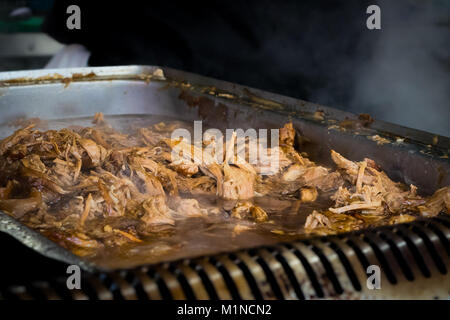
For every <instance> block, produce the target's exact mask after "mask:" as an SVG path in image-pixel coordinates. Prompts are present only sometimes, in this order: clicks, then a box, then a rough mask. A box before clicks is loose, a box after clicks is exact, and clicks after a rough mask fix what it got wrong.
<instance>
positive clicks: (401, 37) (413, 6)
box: [349, 1, 450, 136]
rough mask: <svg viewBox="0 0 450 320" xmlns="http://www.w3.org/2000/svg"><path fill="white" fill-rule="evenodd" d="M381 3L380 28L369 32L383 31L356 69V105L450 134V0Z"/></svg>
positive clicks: (352, 104)
mask: <svg viewBox="0 0 450 320" xmlns="http://www.w3.org/2000/svg"><path fill="white" fill-rule="evenodd" d="M377 4H378V5H379V6H380V8H381V30H378V31H368V32H380V34H379V37H378V38H377V41H376V43H375V44H374V45H373V46H372V50H373V51H372V56H371V58H370V59H369V60H368V61H365V62H362V63H361V64H360V67H358V70H356V72H355V73H354V75H355V79H354V91H353V95H352V98H351V100H350V104H349V106H350V108H351V110H352V111H354V112H367V113H370V114H371V115H373V116H374V117H375V118H377V119H381V120H385V121H389V122H393V123H397V124H401V125H404V126H408V127H413V128H417V129H421V130H425V131H429V132H432V133H437V134H441V135H444V136H450V125H449V120H450V81H449V79H450V77H449V76H450V50H449V49H450V32H449V31H450V20H449V12H450V2H448V1H406V2H405V1H378V3H377ZM361 45H367V42H364V41H362V42H361Z"/></svg>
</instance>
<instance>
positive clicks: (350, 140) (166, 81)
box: [0, 66, 450, 271]
mask: <svg viewBox="0 0 450 320" xmlns="http://www.w3.org/2000/svg"><path fill="white" fill-rule="evenodd" d="M160 70H162V73H161V72H160ZM316 111H322V112H323V113H324V117H323V118H321V117H317V116H315V112H316ZM94 112H103V113H104V114H105V115H125V114H143V115H148V114H152V115H160V116H168V117H174V118H181V119H182V120H186V121H193V120H203V121H204V122H205V123H206V124H207V125H209V126H211V127H215V128H218V129H221V130H224V129H226V128H242V129H244V130H245V129H247V128H266V129H270V128H279V127H281V126H282V125H283V124H284V123H286V121H288V120H292V122H293V124H294V127H295V128H296V130H298V132H299V133H300V136H302V137H303V138H302V141H299V143H301V144H302V150H305V151H307V152H308V154H309V155H310V157H311V158H312V160H314V161H317V162H319V163H322V164H325V165H327V164H331V163H330V162H331V161H330V156H329V154H330V153H329V152H330V149H334V150H336V151H338V152H340V153H341V154H343V155H344V156H346V157H348V158H350V159H353V160H360V159H362V158H364V157H368V158H372V159H374V160H375V161H376V162H377V163H378V164H379V165H381V167H382V168H383V169H384V170H385V171H386V172H387V173H388V175H389V176H390V177H391V178H392V179H394V180H396V181H402V182H404V183H406V184H414V185H416V186H417V187H418V188H419V190H421V192H422V193H423V194H425V195H428V194H431V193H433V192H434V191H435V190H436V189H438V188H440V187H443V186H446V185H449V184H450V174H449V172H450V161H449V159H448V153H449V149H450V139H449V138H447V137H442V136H437V135H432V134H429V133H426V132H422V131H418V130H414V129H409V128H405V127H400V126H397V125H393V124H390V123H386V122H382V121H377V120H375V121H374V122H373V123H371V124H369V125H367V126H364V125H361V121H360V120H358V116H357V115H354V114H351V113H347V112H343V111H340V110H337V109H333V108H329V107H325V106H321V105H318V104H314V103H309V102H305V101H302V100H298V99H293V98H288V97H285V96H281V95H277V94H273V93H268V92H264V91H261V90H257V89H251V88H247V87H244V86H241V85H237V84H233V83H228V82H224V81H219V80H214V79H210V78H206V77H203V76H199V75H195V74H191V73H187V72H182V71H178V70H173V69H169V68H159V67H152V66H124V67H100V68H74V69H57V70H36V71H19V72H5V73H0V137H4V136H6V135H9V134H11V133H12V132H13V131H14V130H15V129H16V128H13V127H10V126H8V124H9V123H11V122H12V121H14V120H17V119H18V118H33V117H39V118H41V119H45V120H57V119H70V118H74V119H75V118H82V117H88V116H92V114H93V113H94ZM380 137H381V138H382V139H380ZM0 231H3V232H6V233H8V234H10V235H11V236H13V237H14V238H16V239H18V240H19V241H20V242H22V243H23V244H25V245H26V246H28V247H30V248H32V249H34V250H36V251H37V252H39V253H41V254H43V255H45V256H47V257H50V258H53V259H57V260H59V261H63V262H66V263H69V264H78V265H80V266H81V267H82V268H84V269H86V270H91V271H92V270H99V269H102V268H99V266H97V265H95V264H92V263H90V262H88V261H85V260H83V259H81V258H79V257H77V256H75V255H73V254H72V253H70V252H68V251H67V250H65V249H63V248H62V247H60V246H58V245H56V244H55V243H53V242H51V241H50V240H48V239H46V238H45V237H43V236H41V235H40V234H39V233H37V232H35V231H33V230H30V229H29V228H27V227H26V226H23V225H22V224H20V223H18V222H17V221H15V220H14V219H12V218H10V217H9V216H8V215H6V214H4V213H2V212H0ZM248 247H252V244H249V245H248ZM215 253H219V252H215ZM185 258H192V257H185Z"/></svg>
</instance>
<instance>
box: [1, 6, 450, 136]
mask: <svg viewBox="0 0 450 320" xmlns="http://www.w3.org/2000/svg"><path fill="white" fill-rule="evenodd" d="M71 4H77V5H79V7H80V9H81V29H80V30H69V29H68V28H67V27H66V21H67V18H68V17H69V14H67V12H66V10H67V7H68V6H69V5H71ZM371 4H376V5H378V6H379V7H380V8H381V30H368V29H367V28H366V19H367V18H368V16H369V15H368V14H366V8H367V7H368V6H369V5H371ZM449 31H450V1H448V0H428V1H427V0H422V1H419V0H417V1H416V0H401V1H400V0H398V1H383V0H371V1H365V0H347V1H327V0H322V1H318V0H315V1H312V0H304V1H266V0H259V1H245V2H244V1H233V2H232V1H228V2H216V1H208V2H199V3H197V4H193V3H190V2H185V1H148V2H147V1H146V2H143V1H134V2H133V1H126V2H124V1H122V2H117V3H116V2H115V3H110V2H101V1H63V0H60V1H53V0H41V1H37V0H23V1H18V0H16V1H12V0H11V1H10V0H1V1H0V71H12V70H26V69H41V68H45V67H47V68H48V67H52V68H54V67H69V66H85V65H89V66H107V65H127V64H148V65H160V66H168V67H173V68H178V69H182V70H186V71H191V72H195V73H199V74H202V75H206V76H210V77H214V78H218V79H222V80H227V81H231V82H235V83H239V84H243V85H247V86H250V87H255V88H260V89H263V90H267V91H271V92H276V93H280V94H284V95H287V96H292V97H296V98H300V99H304V100H308V101H311V102H316V103H320V104H323V105H327V106H331V107H335V108H339V109H343V110H347V111H351V112H354V113H370V114H371V115H372V116H373V117H374V118H377V119H381V120H385V121H389V122H393V123H397V124H400V125H404V126H408V127H413V128H417V129H421V130H425V131H429V132H432V133H437V134H441V135H444V136H450V126H449V120H450V50H449V49H450V32H449ZM52 58H53V59H52Z"/></svg>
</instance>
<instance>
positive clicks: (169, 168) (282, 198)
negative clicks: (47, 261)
mask: <svg viewBox="0 0 450 320" xmlns="http://www.w3.org/2000/svg"><path fill="white" fill-rule="evenodd" d="M174 128H175V126H174V125H173V124H171V123H158V124H154V125H151V126H148V127H142V128H138V129H137V130H135V133H133V134H125V133H121V132H119V131H117V130H115V129H113V128H112V127H111V126H110V125H108V123H107V122H106V121H105V119H104V118H103V115H102V114H96V116H95V118H94V125H93V126H92V127H74V128H70V129H69V128H65V129H60V130H48V131H39V130H35V129H34V128H33V125H29V126H26V127H24V128H22V129H19V130H17V131H16V132H15V133H14V134H12V135H11V136H9V137H7V138H5V139H3V140H1V141H0V210H2V211H4V212H6V213H8V214H9V215H11V216H12V217H14V218H16V219H17V220H19V221H21V222H22V223H24V224H26V225H28V226H29V227H31V228H33V229H36V230H38V231H40V232H41V233H43V234H44V235H45V236H47V237H49V238H50V239H52V240H53V241H56V242H58V243H59V244H61V245H62V246H64V247H66V248H68V249H70V250H71V251H72V252H74V253H75V254H78V255H95V254H96V252H98V250H102V249H103V248H109V247H117V246H123V245H129V244H134V245H136V246H139V245H142V244H143V243H145V242H146V241H147V239H148V238H149V237H151V236H152V235H154V234H157V233H155V232H156V231H155V230H159V228H164V227H165V226H174V227H175V231H176V226H177V224H178V223H179V222H180V221H182V220H183V219H193V218H202V217H210V216H214V217H219V218H220V219H222V220H221V221H227V220H229V219H236V220H242V221H249V222H252V223H257V224H264V223H267V224H270V223H271V215H272V214H273V212H276V211H277V210H278V211H280V210H281V208H282V206H281V205H282V204H283V205H285V206H286V207H288V209H289V206H291V208H290V211H291V212H292V213H293V214H297V212H298V207H296V206H303V205H304V204H306V203H314V202H317V201H321V200H320V199H321V195H324V194H328V193H329V192H330V191H331V192H334V194H333V195H332V196H331V200H332V201H333V202H334V203H333V206H332V207H330V208H329V209H328V210H326V209H325V210H319V211H320V212H319V211H313V212H311V213H310V215H309V216H308V217H305V219H306V223H305V225H304V227H303V226H302V225H298V234H301V233H305V232H306V233H317V234H332V233H338V232H344V231H351V230H355V229H359V228H362V227H365V226H368V225H372V224H378V223H384V224H388V223H398V222H404V221H410V220H412V219H414V218H415V217H416V216H420V215H422V216H434V215H437V214H439V213H440V212H442V211H444V212H447V213H448V212H449V207H450V188H449V187H445V188H442V189H440V190H438V191H437V192H436V193H435V194H434V195H433V196H432V197H429V198H423V197H421V196H419V195H418V194H417V190H416V188H415V187H414V186H412V185H411V186H410V187H409V188H407V187H406V186H404V185H403V184H401V183H395V182H393V181H392V180H390V179H389V177H388V176H387V175H386V174H385V173H384V172H383V171H382V170H381V169H380V168H379V167H378V166H377V165H376V163H375V162H374V161H373V160H370V159H364V160H363V161H361V162H353V161H350V160H348V159H346V158H344V157H343V156H342V155H340V154H339V153H337V152H335V151H333V150H332V151H331V158H332V159H333V161H334V163H335V164H336V167H337V168H336V170H331V169H330V168H325V167H323V166H320V165H317V164H315V163H314V162H313V161H311V160H310V159H308V158H307V157H305V156H303V155H302V154H300V153H299V152H298V151H297V150H296V149H295V146H294V145H295V135H296V132H295V130H294V128H293V125H292V123H288V124H286V125H285V126H284V127H283V128H281V129H280V141H279V147H277V148H273V149H269V150H267V151H268V153H271V152H277V153H279V159H280V166H279V170H278V172H276V173H275V174H273V175H270V176H262V175H261V174H259V167H258V165H257V164H255V165H252V164H250V163H248V162H246V161H243V162H242V161H241V162H237V161H236V159H235V157H234V156H230V155H229V154H228V155H227V154H226V155H225V157H226V158H225V159H224V161H223V163H216V162H213V161H204V162H202V161H195V162H194V161H185V162H183V163H176V162H174V161H172V159H171V151H172V150H173V148H174V147H175V146H176V145H179V143H181V142H179V141H174V140H171V139H170V133H171V132H172V131H173V130H174ZM232 139H235V136H233V138H232ZM234 143H235V141H234V140H232V141H231V144H233V145H234ZM179 146H181V147H182V148H183V150H185V151H186V152H188V153H190V152H192V150H193V146H191V145H189V144H186V145H179ZM203 147H205V146H203ZM247 147H248V146H247ZM204 199H210V201H203V200H204ZM211 199H212V200H211ZM271 203H272V204H273V203H278V204H279V205H276V206H275V207H273V205H270V204H271ZM272 222H273V221H272ZM248 229H251V226H249V225H236V227H235V228H233V230H234V231H233V232H230V238H231V237H235V235H236V234H237V230H239V233H245V232H247V231H248ZM274 233H277V232H274ZM279 233H281V232H279Z"/></svg>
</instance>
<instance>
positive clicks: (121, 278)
mask: <svg viewBox="0 0 450 320" xmlns="http://www.w3.org/2000/svg"><path fill="white" fill-rule="evenodd" d="M449 239H450V218H449V217H447V216H440V217H437V218H433V219H423V220H417V221H415V222H412V223H408V224H401V225H395V226H388V227H380V228H375V229H370V230H365V231H360V232H355V233H350V234H344V235H338V236H331V237H319V238H314V239H312V240H307V241H306V240H305V241H296V242H293V243H285V244H278V245H275V246H271V247H262V248H256V249H251V250H244V251H238V252H234V253H227V254H220V255H215V256H211V257H203V258H197V259H185V260H181V261H177V262H173V263H165V264H160V265H156V266H148V267H140V268H137V269H133V270H122V271H117V272H112V273H101V274H89V275H87V276H85V277H84V278H83V279H82V289H81V290H68V289H67V288H66V286H65V279H55V280H52V281H45V282H37V283H32V284H28V285H24V286H14V287H10V288H8V289H7V290H3V291H2V292H0V294H1V297H2V298H3V299H77V300H78V299H94V300H96V299H100V300H111V299H118V300H121V299H126V300H128V299H141V300H147V299H257V300H260V299H320V298H332V299H396V298H397V299H404V298H413V299H414V298H417V299H419V298H420V299H448V298H449V297H450V278H449V277H448V276H447V274H448V270H449V267H450V264H449V261H450V245H449ZM370 265H378V266H380V268H381V270H382V272H381V289H380V290H369V289H368V288H367V286H366V281H367V274H366V270H367V267H368V266H370Z"/></svg>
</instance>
